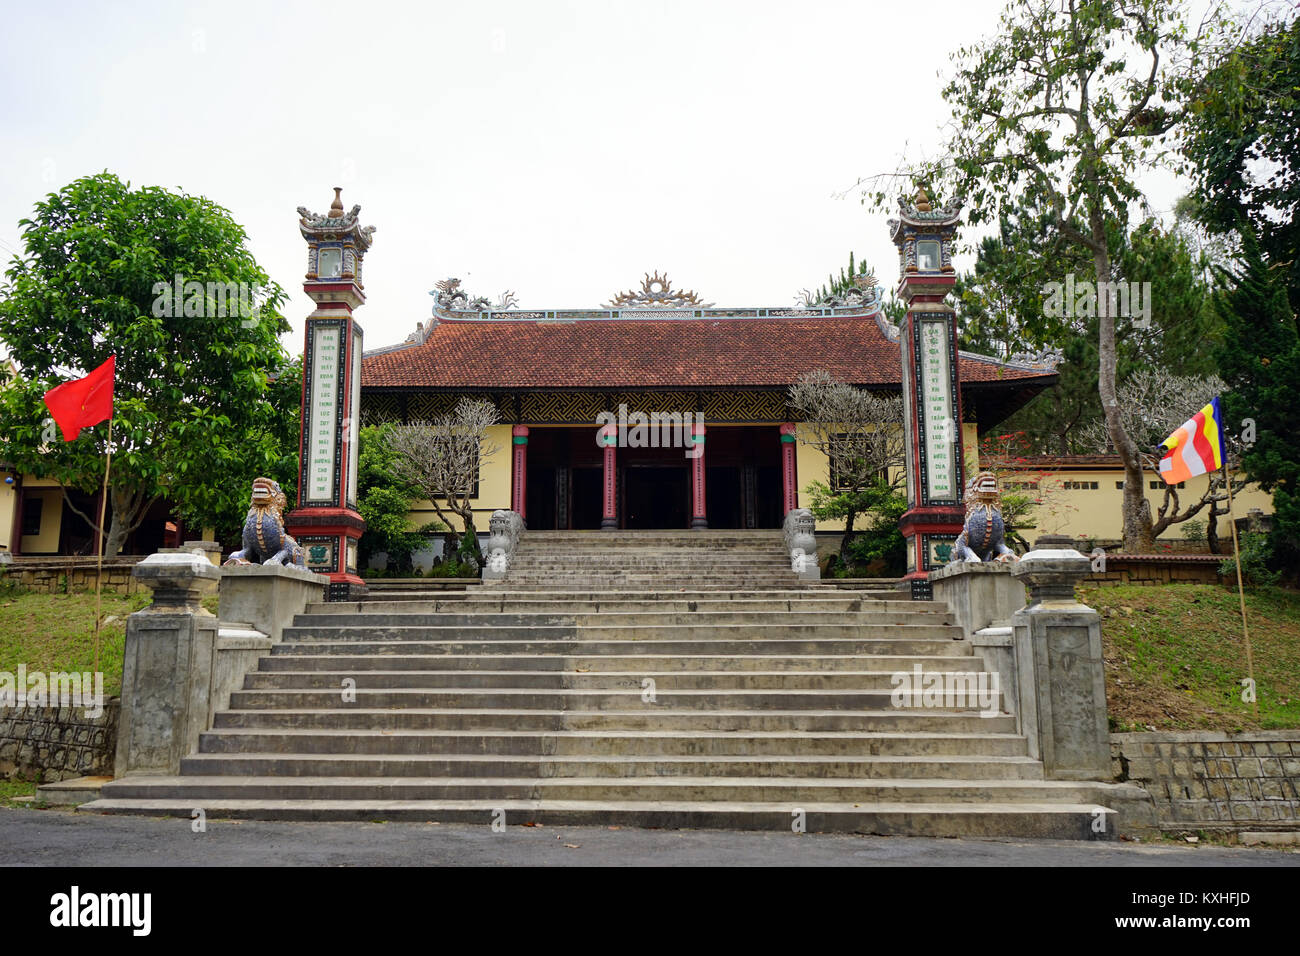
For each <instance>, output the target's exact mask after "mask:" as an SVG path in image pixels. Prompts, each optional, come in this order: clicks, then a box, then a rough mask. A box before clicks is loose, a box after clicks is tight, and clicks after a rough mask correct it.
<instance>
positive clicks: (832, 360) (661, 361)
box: [361, 316, 1056, 389]
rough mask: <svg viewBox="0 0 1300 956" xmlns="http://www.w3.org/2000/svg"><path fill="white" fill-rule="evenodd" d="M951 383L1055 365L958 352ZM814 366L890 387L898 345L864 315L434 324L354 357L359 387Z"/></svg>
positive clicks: (612, 380)
mask: <svg viewBox="0 0 1300 956" xmlns="http://www.w3.org/2000/svg"><path fill="white" fill-rule="evenodd" d="M959 362H960V366H959V369H960V375H961V380H962V381H963V382H989V383H993V382H998V381H1006V382H1008V383H1010V382H1013V381H1014V382H1015V383H1016V384H1017V385H1031V386H1033V385H1038V386H1041V385H1047V384H1050V383H1051V382H1052V381H1054V380H1055V377H1056V376H1055V373H1054V372H1050V371H1046V370H1044V369H1034V368H1027V367H1024V366H1016V365H1005V364H1002V363H999V362H996V361H994V360H993V359H984V358H979V357H974V356H970V355H969V354H967V353H963V354H962V355H961V357H960V359H959ZM816 369H824V370H825V371H827V372H829V373H830V374H831V375H833V376H835V377H836V378H838V379H840V380H841V381H846V382H850V383H852V384H855V385H893V386H895V387H898V386H899V385H900V384H901V376H900V372H899V347H898V343H897V342H893V341H890V340H889V339H888V338H887V337H886V335H885V333H884V332H883V331H882V330H881V328H880V326H879V325H878V324H877V323H876V320H875V319H874V318H873V317H870V316H852V317H839V316H837V317H833V318H807V319H805V318H745V319H711V318H704V319H667V320H655V319H611V320H586V321H572V322H545V321H495V320H486V321H443V322H440V323H438V324H437V325H436V326H435V327H434V328H432V329H431V330H429V333H428V336H427V337H426V339H425V341H424V342H423V343H421V344H412V345H408V346H404V347H398V348H390V349H384V350H381V351H378V352H374V353H369V354H367V355H366V356H365V357H364V359H363V360H362V369H361V384H362V386H363V387H364V388H397V389H423V388H504V389H533V388H541V389H546V388H570V389H572V388H628V387H634V388H671V387H674V386H677V387H696V388H706V387H764V386H768V387H775V386H782V387H784V386H788V385H791V384H793V383H794V382H795V381H797V380H798V378H799V376H800V375H802V374H803V373H805V372H809V371H813V370H816Z"/></svg>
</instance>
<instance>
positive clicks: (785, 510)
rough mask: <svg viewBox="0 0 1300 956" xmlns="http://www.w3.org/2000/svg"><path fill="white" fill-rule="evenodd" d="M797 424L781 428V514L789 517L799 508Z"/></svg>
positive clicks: (788, 423) (786, 424) (789, 424)
mask: <svg viewBox="0 0 1300 956" xmlns="http://www.w3.org/2000/svg"><path fill="white" fill-rule="evenodd" d="M794 433H795V424H794V422H786V423H785V424H784V425H782V426H781V514H782V515H783V516H784V515H788V514H789V513H790V512H791V511H793V510H794V509H795V508H798V507H799V481H798V479H799V473H798V472H797V471H796V470H795V464H794V449H795V434H794Z"/></svg>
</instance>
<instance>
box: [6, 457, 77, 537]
mask: <svg viewBox="0 0 1300 956" xmlns="http://www.w3.org/2000/svg"><path fill="white" fill-rule="evenodd" d="M11 475H13V473H12V472H7V471H0V552H6V553H7V552H8V551H9V538H10V535H12V534H13V522H14V521H22V518H23V516H22V515H21V514H18V513H17V512H16V506H17V502H18V489H17V486H16V485H11V484H8V483H6V482H5V480H4V479H5V478H6V477H9V476H11ZM14 477H15V478H16V477H17V476H14ZM23 497H24V499H25V500H26V501H32V500H33V499H40V501H41V502H42V509H41V533H40V534H25V535H23V537H22V541H21V542H20V546H21V548H22V553H23V554H56V553H57V552H58V550H59V532H60V531H61V530H62V526H63V492H62V491H61V490H59V485H58V483H57V482H55V481H53V480H51V479H49V478H33V477H32V476H31V475H28V476H26V477H25V478H24V479H23Z"/></svg>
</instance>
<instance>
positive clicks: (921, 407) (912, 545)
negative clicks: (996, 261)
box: [889, 189, 964, 600]
mask: <svg viewBox="0 0 1300 956" xmlns="http://www.w3.org/2000/svg"><path fill="white" fill-rule="evenodd" d="M898 209H899V216H900V218H898V219H891V220H890V221H889V229H890V233H891V234H892V236H891V237H892V238H893V240H894V244H895V245H897V246H898V259H899V271H900V273H901V275H900V279H899V284H898V297H899V298H900V299H902V301H903V303H904V304H905V305H906V306H907V315H906V317H905V318H904V319H903V325H902V328H901V329H900V334H899V346H900V348H901V350H902V362H901V365H902V372H903V432H904V437H905V438H906V448H907V511H906V512H905V513H904V514H903V517H902V518H901V519H900V520H899V528H900V530H901V531H902V532H903V537H904V538H905V539H906V541H907V575H906V577H905V578H904V580H906V581H907V582H909V586H910V589H911V592H912V598H913V600H929V599H930V597H931V590H930V582H929V580H928V577H929V571H930V569H931V568H935V567H938V566H940V565H942V564H944V563H946V560H947V553H948V548H947V547H944V545H947V546H948V547H951V544H952V542H954V541H956V539H957V535H959V534H960V533H961V528H962V520H963V518H964V514H963V510H962V489H963V487H964V482H963V475H962V441H961V392H960V383H959V381H958V377H957V376H958V371H957V328H956V325H957V323H956V318H955V314H954V311H953V309H952V307H951V306H949V305H947V304H945V302H944V299H945V297H946V296H947V295H948V291H949V290H950V289H951V288H952V285H953V281H954V279H955V275H954V272H953V267H952V251H951V247H952V242H953V239H954V238H955V236H956V232H957V221H958V215H959V213H960V212H961V203H960V202H954V203H951V204H949V205H947V206H943V207H941V208H939V209H935V208H933V207H932V205H931V203H930V199H929V197H928V196H926V194H925V190H924V189H922V190H919V191H918V192H917V195H916V200H915V202H910V203H909V202H908V201H906V200H904V199H901V198H900V199H899V201H898Z"/></svg>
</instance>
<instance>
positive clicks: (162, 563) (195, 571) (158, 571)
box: [131, 551, 221, 581]
mask: <svg viewBox="0 0 1300 956" xmlns="http://www.w3.org/2000/svg"><path fill="white" fill-rule="evenodd" d="M131 574H132V576H134V577H137V578H144V579H146V580H156V581H161V580H165V579H169V578H172V579H177V578H204V579H206V580H210V581H215V580H216V579H218V578H220V577H221V569H220V568H218V567H217V566H216V565H215V564H213V563H212V562H211V561H209V560H208V559H207V558H205V557H203V556H202V555H199V554H195V553H194V552H192V551H188V552H174V553H171V554H166V553H161V552H160V553H158V554H151V555H149V557H147V558H145V559H144V560H143V561H141V562H140V563H139V564H137V565H136V566H135V568H134V569H133V570H132V571H131Z"/></svg>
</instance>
